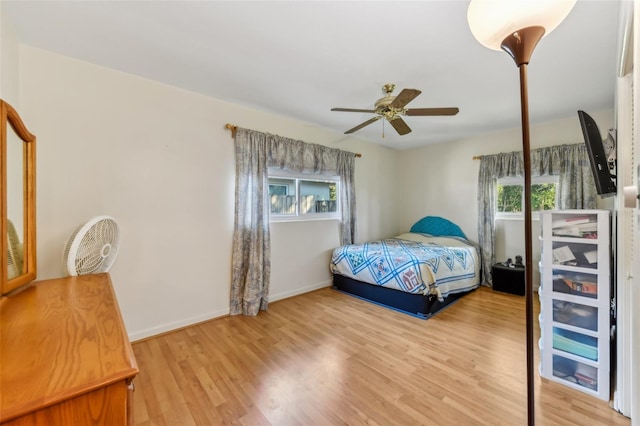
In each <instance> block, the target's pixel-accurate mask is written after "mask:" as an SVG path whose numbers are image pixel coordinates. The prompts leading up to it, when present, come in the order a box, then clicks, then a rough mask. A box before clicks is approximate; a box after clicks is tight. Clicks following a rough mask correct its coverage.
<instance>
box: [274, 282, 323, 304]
mask: <svg viewBox="0 0 640 426" xmlns="http://www.w3.org/2000/svg"><path fill="white" fill-rule="evenodd" d="M332 284H333V281H332V280H327V281H322V282H319V283H316V284H312V285H309V286H306V287H301V288H296V289H294V290H291V291H285V292H282V293H278V294H271V295H269V301H270V302H275V301H277V300H282V299H286V298H288V297H293V296H297V295H299V294H304V293H309V292H310V291H314V290H318V289H320V288H325V287H329V286H331V285H332Z"/></svg>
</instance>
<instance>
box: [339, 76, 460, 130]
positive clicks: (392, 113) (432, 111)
mask: <svg viewBox="0 0 640 426" xmlns="http://www.w3.org/2000/svg"><path fill="white" fill-rule="evenodd" d="M395 88H396V85H395V84H393V83H388V84H385V85H384V86H382V92H383V93H384V94H385V96H384V97H382V98H380V99H378V100H377V101H376V103H375V107H376V108H375V109H354V108H331V111H346V112H370V113H375V114H377V116H376V117H373V118H371V119H369V120H367V121H365V122H364V123H361V124H358V125H357V126H356V127H354V128H352V129H349V130H347V131H346V132H344V133H345V134H349V133H353V132H355V131H358V130H360V129H362V128H363V127H365V126H368V125H369V124H371V123H374V122H376V121H378V120H380V119H381V118H386V119H387V121H388V122H389V123H391V125H392V126H393V128H394V129H396V131H397V132H398V134H400V135H406V134H407V133H411V129H410V128H409V126H407V123H405V121H404V120H403V119H402V116H403V115H409V116H414V115H422V116H426V115H456V114H457V113H458V111H459V110H458V108H405V106H406V105H407V104H408V103H409V102H411V101H412V100H414V99H415V98H416V97H417V96H418V95H419V94H420V93H422V92H421V91H420V90H417V89H402V91H401V92H400V94H399V95H398V96H393V95H392V93H393V91H394V90H395Z"/></svg>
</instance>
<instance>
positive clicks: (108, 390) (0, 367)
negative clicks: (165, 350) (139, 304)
mask: <svg viewBox="0 0 640 426" xmlns="http://www.w3.org/2000/svg"><path fill="white" fill-rule="evenodd" d="M137 373H138V367H137V365H136V361H135V358H134V355H133V350H132V348H131V344H130V343H129V338H128V336H127V333H126V330H125V327H124V324H123V321H122V317H121V315H120V310H119V308H118V303H117V300H116V297H115V294H114V291H113V286H112V283H111V279H110V277H109V274H106V273H103V274H96V275H83V276H78V277H69V278H61V279H53V280H45V281H38V282H34V283H32V284H30V285H28V286H26V288H24V289H23V290H21V291H19V292H18V293H15V294H13V295H9V296H3V297H2V298H1V299H0V424H2V425H11V426H14V425H65V426H66V425H83V426H84V425H126V424H133V422H132V392H133V384H132V380H133V378H134V377H135V375H136V374H137Z"/></svg>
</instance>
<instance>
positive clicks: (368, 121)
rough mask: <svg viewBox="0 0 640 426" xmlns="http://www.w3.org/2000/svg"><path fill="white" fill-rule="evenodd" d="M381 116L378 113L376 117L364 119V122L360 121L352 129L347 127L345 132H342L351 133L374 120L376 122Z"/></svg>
mask: <svg viewBox="0 0 640 426" xmlns="http://www.w3.org/2000/svg"><path fill="white" fill-rule="evenodd" d="M381 118H382V116H381V115H378V116H376V117H373V118H372V119H370V120H367V121H365V122H364V123H362V124H358V125H357V126H356V127H354V128H353V129H349V130H347V131H346V132H344V134H345V135H348V134H349V133H353V132H355V131H357V130H360V129H362V128H363V127H365V126H368V125H369V124H371V123H374V122H376V121H378V120H380V119H381Z"/></svg>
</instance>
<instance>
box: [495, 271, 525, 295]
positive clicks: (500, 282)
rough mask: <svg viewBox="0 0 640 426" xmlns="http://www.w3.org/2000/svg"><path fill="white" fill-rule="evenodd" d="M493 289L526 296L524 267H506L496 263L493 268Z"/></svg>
mask: <svg viewBox="0 0 640 426" xmlns="http://www.w3.org/2000/svg"><path fill="white" fill-rule="evenodd" d="M491 276H492V278H493V289H494V290H496V291H502V292H505V293H511V294H517V295H518V296H524V266H505V265H503V264H502V263H496V264H495V265H493V267H492V268H491Z"/></svg>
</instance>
